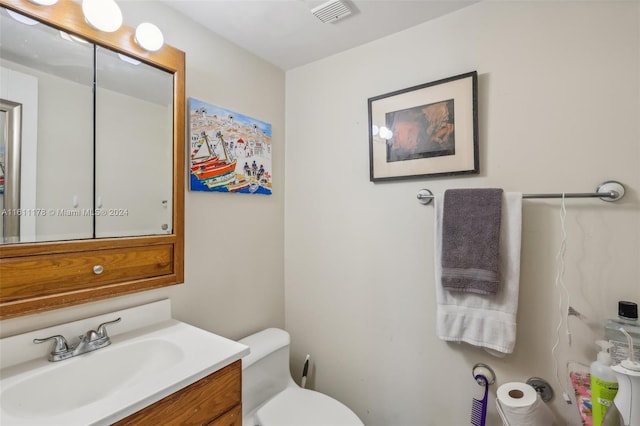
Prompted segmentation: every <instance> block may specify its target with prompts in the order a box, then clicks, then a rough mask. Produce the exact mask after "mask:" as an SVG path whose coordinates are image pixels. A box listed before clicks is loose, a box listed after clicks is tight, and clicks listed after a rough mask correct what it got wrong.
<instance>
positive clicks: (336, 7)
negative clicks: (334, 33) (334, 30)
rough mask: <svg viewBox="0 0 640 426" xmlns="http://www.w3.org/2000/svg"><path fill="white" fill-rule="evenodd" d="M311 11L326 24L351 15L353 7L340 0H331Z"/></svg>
mask: <svg viewBox="0 0 640 426" xmlns="http://www.w3.org/2000/svg"><path fill="white" fill-rule="evenodd" d="M311 13H313V14H314V15H315V16H316V18H318V19H319V20H321V21H322V23H324V24H326V23H327V22H335V21H338V20H340V19H342V18H344V17H346V16H349V15H351V9H349V7H348V6H347V5H346V4H344V3H343V2H342V1H340V0H330V1H328V2H326V3H323V4H321V5H320V6H318V7H314V8H313V9H311Z"/></svg>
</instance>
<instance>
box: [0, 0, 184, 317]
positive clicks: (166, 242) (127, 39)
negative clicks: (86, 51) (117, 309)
mask: <svg viewBox="0 0 640 426" xmlns="http://www.w3.org/2000/svg"><path fill="white" fill-rule="evenodd" d="M0 5H1V6H3V7H5V8H7V9H10V10H13V11H15V12H18V13H21V14H23V15H26V16H28V17H30V18H33V19H36V20H38V21H40V22H42V23H44V24H46V25H49V26H51V27H53V28H56V29H59V30H62V31H65V32H67V33H70V34H74V35H77V36H80V37H82V38H84V39H86V40H88V41H90V42H92V43H95V44H97V45H100V46H103V47H106V48H108V49H111V50H114V51H117V52H120V53H123V54H125V55H128V56H131V57H133V58H135V59H138V60H140V61H143V62H146V63H148V64H150V65H153V66H155V67H157V68H160V69H162V70H164V71H167V72H169V73H172V74H173V76H174V93H173V99H174V101H173V180H172V182H173V233H172V234H169V235H153V236H142V237H125V238H100V239H89V240H74V241H54V242H42V243H18V244H4V245H0V319H7V318H12V317H16V316H21V315H28V314H33V313H38V312H44V311H48V310H52V309H58V308H62V307H67V306H72V305H78V304H82V303H87V302H92V301H96V300H101V299H106V298H110V297H117V296H122V295H125V294H130V293H135V292H139V291H144V290H150V289H154V288H160V287H165V286H169V285H174V284H180V283H182V282H183V281H184V171H185V165H184V163H185V147H184V143H185V127H184V126H185V113H184V107H185V104H184V102H185V100H184V99H185V98H184V84H185V83H184V81H185V54H184V52H182V51H180V50H178V49H176V48H174V47H171V46H168V45H166V44H165V45H164V46H163V47H162V48H161V49H160V50H158V51H157V52H147V51H145V50H143V49H142V48H140V47H139V46H138V45H137V44H136V42H135V39H134V30H133V29H132V28H129V27H126V26H124V25H123V26H122V27H121V28H120V29H119V30H117V31H115V32H113V33H105V32H101V31H99V30H95V29H94V28H92V27H91V26H89V24H87V23H86V21H85V19H84V16H83V13H82V8H81V6H80V5H79V4H77V3H74V2H72V1H71V0H61V1H60V2H58V3H56V4H54V5H52V6H40V5H36V4H34V3H31V2H29V1H27V0H0Z"/></svg>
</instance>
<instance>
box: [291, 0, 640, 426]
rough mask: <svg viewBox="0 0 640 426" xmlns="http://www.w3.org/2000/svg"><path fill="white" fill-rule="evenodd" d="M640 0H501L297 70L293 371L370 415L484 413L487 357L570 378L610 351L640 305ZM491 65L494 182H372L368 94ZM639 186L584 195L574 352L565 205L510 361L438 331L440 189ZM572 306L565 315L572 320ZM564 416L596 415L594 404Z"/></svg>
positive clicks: (435, 417)
mask: <svg viewBox="0 0 640 426" xmlns="http://www.w3.org/2000/svg"><path fill="white" fill-rule="evenodd" d="M639 7H640V5H638V3H631V2H626V3H617V2H579V3H578V2H483V3H479V4H476V5H474V6H471V7H469V8H466V9H463V10H461V11H458V12H456V13H453V14H451V15H448V16H445V17H442V18H440V19H437V20H434V21H431V22H427V23H425V24H423V25H420V26H417V27H414V28H411V29H408V30H406V31H404V32H402V33H398V34H396V35H393V36H390V37H387V38H384V39H381V40H378V41H375V42H373V43H370V44H367V45H365V46H361V47H358V48H355V49H352V50H350V51H347V52H344V53H342V54H338V55H336V56H333V57H330V58H327V59H325V60H321V61H318V62H315V63H312V64H310V65H307V66H303V67H300V68H297V69H294V70H292V71H289V72H287V85H286V92H287V96H286V105H287V108H286V111H287V115H286V121H287V135H286V136H287V151H286V173H287V186H286V197H285V211H286V223H285V283H286V284H285V297H286V304H285V311H286V314H285V317H286V321H285V323H286V328H287V329H288V330H289V331H290V332H291V334H292V342H293V347H292V351H293V362H292V367H293V371H294V373H296V374H299V370H300V367H301V365H302V361H303V359H304V356H305V354H307V353H310V354H311V357H312V360H313V365H314V368H312V372H313V374H312V377H311V378H310V383H311V385H312V386H315V388H316V389H318V390H320V391H323V392H326V393H328V394H330V395H332V396H335V397H337V398H338V399H340V400H342V401H344V402H345V403H346V404H347V405H349V406H350V407H352V408H353V409H354V410H355V411H356V412H357V414H358V415H359V416H361V418H362V419H363V421H364V422H365V424H367V425H369V426H374V425H402V426H408V425H461V424H468V422H469V413H470V405H471V399H472V397H474V396H475V397H478V396H481V394H480V387H479V386H478V385H476V384H475V382H474V380H473V379H472V374H471V370H472V366H473V365H474V364H475V363H477V362H484V363H487V364H489V365H490V366H492V367H493V368H494V369H495V371H496V374H497V376H498V383H497V384H496V385H494V386H492V387H491V396H490V420H489V424H496V425H497V424H499V420H498V418H497V415H496V412H495V391H496V389H497V387H498V386H499V385H501V384H503V383H505V382H509V381H525V380H527V379H528V378H529V377H532V376H540V377H543V378H545V379H547V380H548V381H549V382H551V384H552V385H553V387H554V388H555V390H556V392H557V393H558V394H559V393H561V392H562V390H563V387H564V386H565V385H566V380H565V378H566V371H565V367H566V363H567V362H569V361H579V362H583V363H589V362H591V361H592V360H593V359H595V354H596V353H595V347H594V345H593V344H592V341H593V340H595V339H596V338H600V337H601V333H602V328H601V327H600V325H599V324H600V323H601V322H602V320H603V319H604V318H606V317H613V316H615V315H616V313H617V311H616V309H617V305H616V301H617V300H619V299H631V300H636V301H637V302H640V286H639V285H638V282H639V281H640V270H639V264H640V257H639V253H640V221H639V218H640V201H639V198H638V188H640V171H639V170H640V167H639V164H640V142H639V141H640V127H639V126H640V125H639V123H638V117H640V91H639V89H640V87H639V86H640V42H639V38H638V32H639V31H640V25H639V21H640V20H639V13H638V9H639ZM472 70H477V71H478V73H479V128H480V161H481V173H480V174H479V175H476V176H460V177H447V178H437V179H429V178H423V179H416V180H407V181H401V182H390V183H376V184H373V183H370V182H369V163H368V159H369V157H368V155H369V153H368V129H367V127H368V124H367V99H368V98H369V97H372V96H376V95H380V94H384V93H388V92H391V91H394V90H399V89H403V88H406V87H410V86H413V85H417V84H421V83H426V82H429V81H434V80H438V79H440V78H445V77H449V76H453V75H457V74H461V73H464V72H468V71H472ZM608 179H617V180H620V181H621V182H623V183H625V184H626V186H627V195H626V197H625V199H624V200H623V201H621V202H619V203H616V204H609V203H605V202H602V201H599V200H570V201H568V202H567V220H566V222H567V233H568V237H567V238H568V241H567V251H566V258H565V262H566V272H565V274H564V281H565V283H566V286H567V288H568V290H569V292H570V295H571V306H573V307H574V308H576V309H577V310H579V311H580V312H582V313H583V314H584V315H586V316H587V317H589V318H590V319H591V320H592V321H594V322H595V325H594V326H593V327H589V326H588V325H585V324H584V323H582V322H580V321H577V320H576V319H575V318H571V319H570V322H569V325H570V329H571V331H572V333H573V338H572V345H571V347H569V345H568V342H567V338H566V337H565V334H564V333H565V331H564V326H563V329H562V331H561V339H560V342H559V350H558V351H557V357H556V359H557V360H558V365H559V376H560V382H561V383H560V384H559V383H558V381H557V380H556V374H555V369H554V367H553V365H554V361H553V359H554V358H553V357H552V355H551V349H552V347H553V345H554V343H555V340H556V335H555V329H556V325H557V323H558V320H559V319H560V314H559V309H558V306H557V305H558V290H557V289H556V288H555V284H554V281H555V275H556V268H557V262H556V260H555V255H556V252H557V250H558V247H559V244H560V220H559V206H560V202H559V201H556V200H527V201H525V202H524V207H523V240H522V268H521V282H520V289H521V291H520V299H519V302H520V303H519V311H518V341H517V345H516V349H515V352H514V353H513V354H512V355H510V356H507V357H505V358H503V359H498V358H495V357H492V356H491V355H489V354H487V353H486V352H484V351H483V350H480V349H477V348H473V347H471V346H467V345H458V344H449V343H445V342H443V341H440V340H439V339H438V338H436V336H435V301H434V299H435V291H434V285H435V283H434V277H433V213H434V212H433V207H432V206H423V205H421V204H419V203H418V202H417V201H416V198H415V197H416V193H417V192H418V190H419V189H421V188H429V189H431V190H432V191H433V192H435V193H442V192H443V191H444V190H446V189H448V188H456V187H502V188H504V189H505V190H506V191H521V192H524V193H540V192H543V193H544V192H562V191H567V192H590V191H593V190H595V187H596V186H597V185H598V184H599V183H600V182H602V181H604V180H608ZM566 310H567V306H566V300H565V304H564V305H563V308H562V311H563V312H566ZM561 400H562V398H556V401H555V403H554V404H553V406H554V410H555V411H556V412H557V413H558V414H560V415H561V416H563V417H564V418H565V419H567V420H569V421H570V422H571V424H577V423H576V421H577V411H576V410H577V409H576V407H575V405H574V406H567V405H565V404H564V403H562V402H561Z"/></svg>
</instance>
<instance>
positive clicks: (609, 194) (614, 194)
mask: <svg viewBox="0 0 640 426" xmlns="http://www.w3.org/2000/svg"><path fill="white" fill-rule="evenodd" d="M416 197H417V198H418V201H419V202H420V203H422V204H431V201H432V200H433V197H434V195H433V192H431V191H430V190H428V189H421V190H420V191H418V195H417V196H416ZM563 197H564V198H600V199H601V200H602V201H618V200H620V199H621V198H622V197H624V185H623V184H621V183H620V182H618V181H615V180H608V181H606V182H602V183H601V184H600V185H598V188H596V192H573V193H559V194H522V198H563Z"/></svg>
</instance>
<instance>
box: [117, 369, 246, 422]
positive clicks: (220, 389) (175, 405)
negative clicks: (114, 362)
mask: <svg viewBox="0 0 640 426" xmlns="http://www.w3.org/2000/svg"><path fill="white" fill-rule="evenodd" d="M241 399H242V391H241V361H236V362H234V363H233V364H230V365H228V366H227V367H225V368H223V369H221V370H218V371H216V372H215V373H213V374H211V375H209V376H207V377H205V378H203V379H201V380H199V381H197V382H195V383H193V384H191V385H189V386H187V387H185V388H184V389H182V390H180V391H178V392H176V393H174V394H172V395H169V396H168V397H166V398H164V399H161V400H160V401H158V402H156V403H154V404H151V405H150V406H148V407H146V408H144V409H142V410H140V411H138V412H137V413H134V414H132V415H131V416H129V417H126V418H124V419H122V420H120V421H119V422H117V423H115V425H118V426H123V425H140V426H146V425H163V426H185V425H207V424H210V423H211V422H212V421H214V420H217V419H218V418H219V417H221V416H222V419H224V418H226V419H227V422H228V423H224V422H223V423H221V424H220V425H225V424H226V425H236V424H238V425H241V424H242V412H240V413H239V414H240V415H239V421H238V423H232V422H230V421H231V420H233V419H236V418H238V412H237V410H236V411H235V412H233V413H229V411H230V410H231V409H235V408H237V407H239V406H240V403H241ZM234 413H235V414H234ZM227 414H228V415H227ZM233 421H235V420H233ZM213 424H214V425H216V426H218V423H213Z"/></svg>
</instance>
